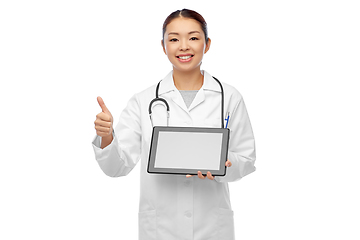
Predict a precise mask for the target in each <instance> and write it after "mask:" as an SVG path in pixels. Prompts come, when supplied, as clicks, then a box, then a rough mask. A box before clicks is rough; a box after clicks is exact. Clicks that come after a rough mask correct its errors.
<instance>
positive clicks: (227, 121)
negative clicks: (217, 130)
mask: <svg viewBox="0 0 360 240" xmlns="http://www.w3.org/2000/svg"><path fill="white" fill-rule="evenodd" d="M229 118H230V112H228V113H227V117H226V118H225V121H226V126H225V128H227V127H228V123H229Z"/></svg>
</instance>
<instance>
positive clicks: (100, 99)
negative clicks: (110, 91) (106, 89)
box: [97, 97, 110, 113]
mask: <svg viewBox="0 0 360 240" xmlns="http://www.w3.org/2000/svg"><path fill="white" fill-rule="evenodd" d="M97 101H98V103H99V105H100V107H101V109H102V111H103V112H104V113H110V111H109V109H108V108H107V107H106V105H105V103H104V100H102V98H101V97H97Z"/></svg>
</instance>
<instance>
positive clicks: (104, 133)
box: [94, 97, 113, 145]
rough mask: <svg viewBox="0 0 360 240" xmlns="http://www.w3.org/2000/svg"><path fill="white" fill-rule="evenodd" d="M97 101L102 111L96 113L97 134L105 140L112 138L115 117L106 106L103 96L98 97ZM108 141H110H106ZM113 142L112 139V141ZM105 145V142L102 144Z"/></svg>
mask: <svg viewBox="0 0 360 240" xmlns="http://www.w3.org/2000/svg"><path fill="white" fill-rule="evenodd" d="M97 101H98V103H99V105H100V107H101V110H102V112H101V113H99V114H98V115H96V120H95V122H94V123H95V129H96V134H97V135H98V136H100V137H102V138H104V139H103V140H112V138H113V136H112V131H113V117H112V115H111V113H110V111H109V109H108V108H107V107H106V105H105V103H104V101H103V100H102V98H101V97H98V98H97ZM105 142H108V141H105ZM110 142H111V141H110ZM101 145H103V144H101Z"/></svg>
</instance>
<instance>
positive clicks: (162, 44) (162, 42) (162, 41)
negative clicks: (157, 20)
mask: <svg viewBox="0 0 360 240" xmlns="http://www.w3.org/2000/svg"><path fill="white" fill-rule="evenodd" d="M161 46H162V48H163V51H164V53H165V55H167V54H166V50H165V46H164V40H161Z"/></svg>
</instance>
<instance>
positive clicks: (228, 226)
mask: <svg viewBox="0 0 360 240" xmlns="http://www.w3.org/2000/svg"><path fill="white" fill-rule="evenodd" d="M218 228H219V229H218V239H226V240H235V229H234V212H233V211H232V210H230V209H224V208H219V219H218Z"/></svg>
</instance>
